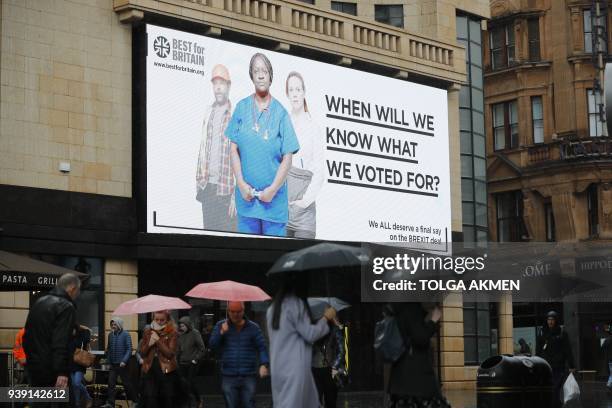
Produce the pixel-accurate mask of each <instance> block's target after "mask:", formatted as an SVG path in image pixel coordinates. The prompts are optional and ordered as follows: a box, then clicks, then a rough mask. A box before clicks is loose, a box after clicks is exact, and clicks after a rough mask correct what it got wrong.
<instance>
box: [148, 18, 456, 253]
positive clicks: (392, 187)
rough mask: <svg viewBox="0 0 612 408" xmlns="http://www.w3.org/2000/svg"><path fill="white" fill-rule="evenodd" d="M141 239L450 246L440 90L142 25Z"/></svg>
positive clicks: (444, 107) (445, 135)
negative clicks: (181, 236) (182, 236)
mask: <svg viewBox="0 0 612 408" xmlns="http://www.w3.org/2000/svg"><path fill="white" fill-rule="evenodd" d="M147 47H148V48H147V57H146V112H147V114H146V118H147V119H146V145H147V150H146V154H147V158H146V162H147V166H146V167H147V198H146V200H147V232H150V233H187V234H207V235H221V236H227V235H237V236H241V235H244V234H246V236H259V237H263V236H267V237H295V238H315V239H323V240H340V241H362V242H383V243H386V242H396V243H406V244H412V243H419V244H423V243H426V244H429V245H433V246H436V245H442V246H443V245H446V243H447V242H449V241H450V240H451V230H450V225H451V202H450V200H451V197H450V179H449V147H448V146H449V136H448V116H447V94H446V91H445V90H441V89H437V88H432V87H428V86H424V85H419V84H414V83H410V82H406V81H401V80H396V79H392V78H388V77H383V76H379V75H375V74H370V73H366V72H362V71H357V70H354V69H349V68H344V67H340V66H335V65H331V64H326V63H322V62H317V61H313V60H309V59H304V58H299V57H295V56H291V55H287V54H283V53H277V52H272V51H268V50H262V49H258V48H254V47H250V46H245V45H241V44H236V43H232V42H228V41H223V40H219V39H216V38H209V37H205V36H200V35H196V34H192V33H187V32H182V31H177V30H172V29H167V28H162V27H158V26H154V25H147Z"/></svg>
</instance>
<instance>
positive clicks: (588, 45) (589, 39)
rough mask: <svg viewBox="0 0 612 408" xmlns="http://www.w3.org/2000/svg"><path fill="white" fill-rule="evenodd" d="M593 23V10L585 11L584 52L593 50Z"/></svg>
mask: <svg viewBox="0 0 612 408" xmlns="http://www.w3.org/2000/svg"><path fill="white" fill-rule="evenodd" d="M592 29H593V27H592V25H591V10H589V9H586V10H584V12H583V31H584V52H593V33H592Z"/></svg>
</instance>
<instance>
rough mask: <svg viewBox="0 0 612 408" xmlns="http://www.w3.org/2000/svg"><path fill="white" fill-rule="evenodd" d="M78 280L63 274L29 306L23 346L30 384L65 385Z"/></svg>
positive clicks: (79, 283) (66, 384)
mask: <svg viewBox="0 0 612 408" xmlns="http://www.w3.org/2000/svg"><path fill="white" fill-rule="evenodd" d="M80 290H81V281H80V280H79V278H78V277H77V276H76V275H74V274H72V273H67V274H64V275H62V276H61V277H60V278H59V279H58V281H57V285H56V286H55V288H54V289H53V290H51V291H50V292H49V293H48V294H47V295H45V296H43V297H41V298H40V299H38V301H37V302H36V303H34V305H33V306H32V307H31V308H30V313H28V318H27V320H26V324H25V335H24V341H23V348H24V350H25V352H26V355H27V356H28V366H27V369H28V375H29V378H30V385H31V386H33V387H59V388H66V387H68V376H69V375H70V363H71V361H72V353H70V351H69V350H68V344H69V343H70V339H71V337H72V330H73V329H74V327H75V324H76V308H75V305H74V300H75V299H76V298H77V296H78V295H79V293H80Z"/></svg>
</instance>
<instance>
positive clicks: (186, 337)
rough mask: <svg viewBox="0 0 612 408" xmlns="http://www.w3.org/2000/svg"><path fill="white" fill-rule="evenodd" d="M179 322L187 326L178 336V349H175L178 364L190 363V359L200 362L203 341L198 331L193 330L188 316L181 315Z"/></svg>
mask: <svg viewBox="0 0 612 408" xmlns="http://www.w3.org/2000/svg"><path fill="white" fill-rule="evenodd" d="M179 323H182V324H184V325H185V326H186V327H187V331H186V332H185V333H179V337H178V350H177V357H176V359H177V361H178V363H179V364H191V361H193V360H195V361H196V362H200V360H201V359H202V358H203V357H204V351H205V346H204V341H203V340H202V336H201V335H200V332H198V331H197V330H193V326H192V325H191V319H189V317H188V316H183V317H181V318H180V319H179Z"/></svg>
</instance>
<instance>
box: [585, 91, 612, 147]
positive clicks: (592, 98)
mask: <svg viewBox="0 0 612 408" xmlns="http://www.w3.org/2000/svg"><path fill="white" fill-rule="evenodd" d="M587 100H588V106H589V136H590V137H599V136H607V135H608V129H607V127H606V124H605V123H604V122H603V121H602V120H601V114H600V112H604V111H605V108H604V105H603V98H602V97H601V94H600V93H599V92H597V91H595V90H594V89H587Z"/></svg>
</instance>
